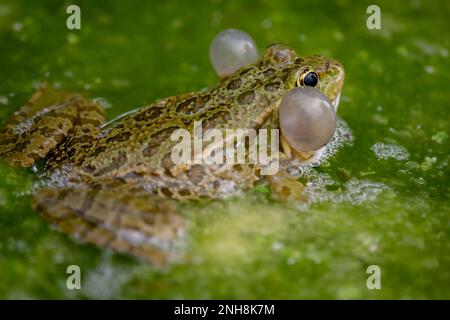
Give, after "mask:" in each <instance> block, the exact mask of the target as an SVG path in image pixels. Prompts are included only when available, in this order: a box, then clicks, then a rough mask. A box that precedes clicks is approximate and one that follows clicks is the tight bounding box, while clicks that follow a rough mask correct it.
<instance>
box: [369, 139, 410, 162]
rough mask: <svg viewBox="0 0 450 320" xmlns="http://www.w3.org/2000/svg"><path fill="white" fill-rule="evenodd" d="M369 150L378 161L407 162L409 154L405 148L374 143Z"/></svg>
mask: <svg viewBox="0 0 450 320" xmlns="http://www.w3.org/2000/svg"><path fill="white" fill-rule="evenodd" d="M370 150H372V151H373V152H374V153H375V156H376V157H377V159H379V160H386V159H395V160H399V161H400V160H407V159H408V158H409V152H408V150H407V149H406V148H405V147H402V146H399V145H396V144H387V143H383V142H377V143H375V144H374V145H373V146H372V147H371V148H370Z"/></svg>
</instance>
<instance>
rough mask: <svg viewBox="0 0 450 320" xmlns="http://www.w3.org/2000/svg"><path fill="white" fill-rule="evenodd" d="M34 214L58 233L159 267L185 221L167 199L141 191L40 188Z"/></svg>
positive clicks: (35, 200) (35, 201)
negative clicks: (57, 230) (126, 254)
mask: <svg viewBox="0 0 450 320" xmlns="http://www.w3.org/2000/svg"><path fill="white" fill-rule="evenodd" d="M33 208H34V209H35V210H36V211H38V212H39V213H40V214H41V215H42V216H43V218H44V219H45V220H47V221H49V222H50V223H51V224H53V225H55V226H56V228H57V229H59V230H60V231H62V232H64V233H66V234H68V235H70V236H74V237H76V238H78V239H79V240H81V241H82V242H86V243H92V244H96V245H98V246H104V247H109V248H111V249H113V250H115V251H118V252H122V253H130V254H133V255H135V256H137V257H139V258H142V259H144V260H147V261H150V262H152V263H153V264H154V265H158V266H163V265H164V264H165V263H166V262H167V260H168V252H169V250H168V249H169V248H170V245H171V244H173V242H174V240H175V239H176V238H178V237H179V236H180V235H181V234H182V233H183V231H184V229H185V220H184V219H183V218H182V217H181V216H180V215H179V214H178V213H177V212H176V209H175V207H174V205H173V204H172V203H171V202H170V200H168V199H162V198H160V197H158V196H156V195H152V194H148V193H145V192H140V191H139V190H136V191H134V190H131V189H130V190H129V191H126V190H124V189H123V188H122V189H119V190H97V189H91V188H87V189H73V188H43V189H40V190H38V192H37V193H36V194H35V196H34V199H33Z"/></svg>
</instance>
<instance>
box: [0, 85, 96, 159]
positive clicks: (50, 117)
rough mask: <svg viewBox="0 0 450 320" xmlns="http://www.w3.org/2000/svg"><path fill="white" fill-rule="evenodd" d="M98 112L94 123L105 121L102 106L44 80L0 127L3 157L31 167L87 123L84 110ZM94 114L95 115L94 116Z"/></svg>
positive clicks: (0, 156) (92, 122)
mask: <svg viewBox="0 0 450 320" xmlns="http://www.w3.org/2000/svg"><path fill="white" fill-rule="evenodd" d="M87 108H90V111H89V113H90V114H93V113H95V114H96V116H95V117H93V119H94V120H90V123H91V124H94V122H95V125H97V126H99V125H101V123H102V122H104V116H103V111H102V109H101V108H100V107H99V106H97V105H95V104H94V103H92V102H90V101H89V100H86V99H84V98H83V97H82V96H81V95H79V94H74V93H68V92H64V91H61V90H56V89H54V88H53V87H51V86H49V85H47V84H44V85H43V86H42V87H41V88H40V89H39V90H38V91H36V93H35V94H34V95H33V96H32V97H31V98H30V100H29V101H28V102H27V103H26V104H25V105H24V106H22V107H21V108H20V110H18V111H17V112H15V113H14V114H13V116H12V117H11V118H10V119H9V120H8V121H7V122H6V124H5V126H4V128H3V129H2V130H1V131H0V159H4V160H6V161H7V162H8V163H10V164H12V165H15V166H17V167H30V166H32V165H33V164H34V163H35V162H36V161H37V160H40V159H44V158H46V156H47V154H48V153H49V152H50V151H52V150H53V149H54V148H55V147H56V146H58V145H59V144H60V143H61V142H62V141H64V140H65V138H66V137H67V136H68V135H69V133H72V131H73V129H74V128H75V127H78V126H80V125H81V124H82V123H85V122H86V121H85V119H84V118H83V113H86V109H87ZM91 118H92V117H91Z"/></svg>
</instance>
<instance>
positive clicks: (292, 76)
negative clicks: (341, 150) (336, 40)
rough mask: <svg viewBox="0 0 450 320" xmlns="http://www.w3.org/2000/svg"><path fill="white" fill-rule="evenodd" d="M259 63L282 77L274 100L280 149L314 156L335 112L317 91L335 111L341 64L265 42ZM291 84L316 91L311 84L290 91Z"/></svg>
mask: <svg viewBox="0 0 450 320" xmlns="http://www.w3.org/2000/svg"><path fill="white" fill-rule="evenodd" d="M262 63H263V64H265V65H270V66H272V68H274V69H275V70H277V73H278V75H279V76H278V77H279V78H280V79H282V81H283V89H282V90H280V91H279V92H278V94H279V95H278V100H277V101H278V102H281V101H283V103H282V104H281V105H280V103H276V105H277V106H280V108H279V113H278V116H279V125H280V129H281V138H282V140H281V142H282V146H283V150H284V151H285V153H286V154H291V151H290V150H292V152H294V153H295V154H296V155H297V156H298V157H299V158H301V159H305V160H306V159H312V158H314V157H313V156H314V155H316V154H320V152H319V153H317V152H316V151H318V150H319V149H321V148H322V147H323V146H324V145H326V144H327V143H328V142H329V141H330V139H331V137H332V136H333V134H334V130H335V128H336V115H335V112H333V111H331V110H330V104H329V102H328V101H327V99H326V98H325V97H323V95H322V94H320V93H319V92H318V91H320V92H322V93H323V94H324V95H325V96H326V97H327V98H328V100H329V101H330V102H331V104H332V106H333V107H334V110H335V111H337V107H338V104H339V98H340V94H341V89H342V85H343V82H344V69H343V67H342V65H341V64H340V63H339V62H337V61H335V60H331V59H328V58H324V57H321V56H308V57H300V56H298V55H297V54H296V53H295V52H294V51H293V50H292V49H290V48H288V47H286V46H284V45H281V44H275V45H271V46H269V47H268V48H267V50H266V52H265V53H264V55H263V57H262ZM295 87H313V88H315V89H317V90H318V91H316V90H312V89H311V88H304V89H302V90H301V91H299V90H296V91H292V90H291V89H293V88H295ZM300 92H301V93H300ZM306 92H308V93H306ZM301 97H302V98H301ZM322 97H323V98H322ZM296 99H301V100H299V101H297V100H296ZM306 101H309V102H306ZM327 106H328V107H327ZM327 110H330V112H328V111H327Z"/></svg>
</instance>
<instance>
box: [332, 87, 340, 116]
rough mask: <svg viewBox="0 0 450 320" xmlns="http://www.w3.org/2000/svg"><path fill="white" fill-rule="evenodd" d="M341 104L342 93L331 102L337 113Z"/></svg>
mask: <svg viewBox="0 0 450 320" xmlns="http://www.w3.org/2000/svg"><path fill="white" fill-rule="evenodd" d="M339 102H341V93H340V92H339V94H338V95H337V97H336V98H335V99H334V100H333V101H332V102H331V104H332V105H333V107H334V111H335V112H337V109H338V107H339Z"/></svg>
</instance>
